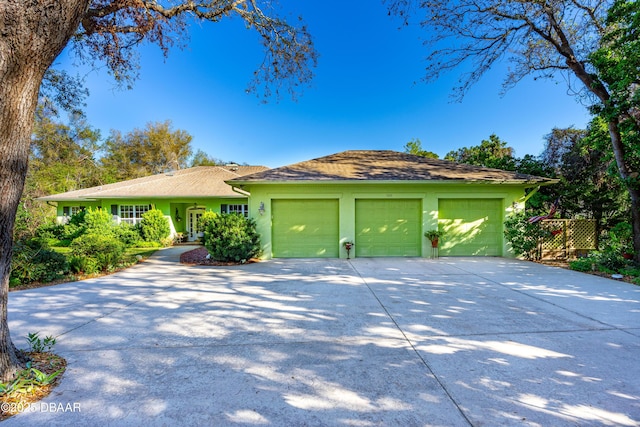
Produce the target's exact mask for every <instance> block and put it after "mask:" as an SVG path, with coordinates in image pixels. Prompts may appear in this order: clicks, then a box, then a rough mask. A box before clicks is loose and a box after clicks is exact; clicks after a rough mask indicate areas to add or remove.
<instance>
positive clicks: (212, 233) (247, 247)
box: [204, 213, 260, 262]
mask: <svg viewBox="0 0 640 427" xmlns="http://www.w3.org/2000/svg"><path fill="white" fill-rule="evenodd" d="M204 245H205V247H206V248H207V250H208V251H209V254H211V257H212V258H213V259H214V260H216V261H222V262H246V261H247V260H249V259H251V258H254V257H256V256H258V255H260V236H259V235H258V232H257V231H256V223H255V221H254V220H253V219H250V218H245V217H244V216H242V215H239V214H235V213H232V214H220V215H217V216H215V217H214V218H212V219H211V221H210V222H209V224H208V225H207V228H206V229H205V231H204Z"/></svg>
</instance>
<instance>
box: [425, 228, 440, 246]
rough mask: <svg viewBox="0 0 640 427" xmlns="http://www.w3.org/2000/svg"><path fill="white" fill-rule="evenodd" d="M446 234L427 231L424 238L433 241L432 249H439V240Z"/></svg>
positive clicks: (438, 231) (437, 231)
mask: <svg viewBox="0 0 640 427" xmlns="http://www.w3.org/2000/svg"><path fill="white" fill-rule="evenodd" d="M443 234H444V232H443V231H440V230H427V231H425V232H424V237H426V238H427V239H429V240H430V241H431V247H432V248H437V247H438V239H439V238H440V237H442V235H443Z"/></svg>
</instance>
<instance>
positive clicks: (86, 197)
mask: <svg viewBox="0 0 640 427" xmlns="http://www.w3.org/2000/svg"><path fill="white" fill-rule="evenodd" d="M554 182H555V181H554V180H552V179H549V178H541V177H537V176H531V175H523V174H518V173H514V172H506V171H502V170H497V169H488V168H482V167H476V166H469V165H462V164H457V163H453V162H449V161H446V160H438V159H429V158H424V157H420V156H414V155H411V154H407V153H400V152H395V151H373V150H368V151H345V152H342V153H337V154H333V155H329V156H326V157H321V158H318V159H313V160H308V161H304V162H300V163H296V164H293V165H289V166H284V167H280V168H276V169H268V168H266V167H263V166H238V165H228V166H200V167H195V168H191V169H183V170H178V171H173V172H170V173H164V174H159V175H153V176H149V177H144V178H139V179H133V180H129V181H124V182H119V183H115V184H109V185H103V186H100V187H93V188H87V189H84V190H77V191H70V192H67V193H62V194H57V195H53V196H47V197H42V198H40V200H43V201H46V202H47V203H53V204H55V205H56V206H57V211H58V218H59V220H60V221H64V220H65V218H67V217H69V216H70V215H72V214H74V213H75V212H77V211H78V210H81V209H84V208H89V207H100V208H101V209H107V210H109V211H110V212H111V213H112V215H113V218H114V220H115V221H118V222H122V221H124V222H129V223H136V222H138V221H139V220H140V218H141V215H142V214H143V213H144V212H146V211H147V210H149V209H152V208H157V209H160V210H161V211H162V212H163V213H164V214H165V216H166V218H167V219H169V222H170V224H171V231H172V234H174V235H175V234H176V233H183V235H184V238H185V240H187V241H195V240H197V239H198V238H199V237H200V236H199V235H198V232H197V224H198V219H199V218H200V215H202V213H203V212H205V210H212V211H214V212H236V213H239V214H243V215H245V216H249V217H251V218H254V219H255V220H256V223H257V227H258V232H259V233H260V236H261V242H262V246H263V248H262V249H263V257H264V258H292V257H304V258H306V257H311V258H317V257H328V258H338V257H341V258H345V257H346V256H347V252H346V250H345V249H344V245H343V244H344V242H347V241H350V242H353V243H354V244H355V245H354V247H353V249H352V251H351V254H350V255H351V256H356V257H386V256H402V257H428V256H430V254H431V244H430V242H429V241H428V240H427V239H426V238H425V237H424V232H425V231H427V230H432V229H440V230H442V231H444V232H445V235H444V237H443V238H441V240H440V249H439V254H440V256H510V252H509V248H508V246H507V244H506V242H505V240H504V236H503V223H504V220H505V218H506V217H507V216H508V215H509V214H511V213H513V212H516V211H519V210H522V209H524V203H525V193H526V190H527V189H535V188H537V187H540V186H542V185H548V184H552V183H554Z"/></svg>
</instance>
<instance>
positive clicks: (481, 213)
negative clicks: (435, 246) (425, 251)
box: [438, 199, 502, 256]
mask: <svg viewBox="0 0 640 427" xmlns="http://www.w3.org/2000/svg"><path fill="white" fill-rule="evenodd" d="M438 226H439V228H441V229H442V230H443V231H444V232H445V236H444V238H443V239H442V241H441V244H440V255H443V256H500V255H502V200H501V199H440V200H439V201H438Z"/></svg>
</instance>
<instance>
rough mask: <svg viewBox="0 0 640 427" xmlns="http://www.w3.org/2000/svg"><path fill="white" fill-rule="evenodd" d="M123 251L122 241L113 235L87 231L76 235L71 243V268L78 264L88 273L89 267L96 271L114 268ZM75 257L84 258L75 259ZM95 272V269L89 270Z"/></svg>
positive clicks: (119, 260)
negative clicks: (78, 235)
mask: <svg viewBox="0 0 640 427" xmlns="http://www.w3.org/2000/svg"><path fill="white" fill-rule="evenodd" d="M124 252H125V247H124V244H123V243H122V242H120V241H119V240H118V239H116V238H115V237H114V236H104V235H101V234H94V233H87V234H83V235H82V236H80V237H78V238H77V239H75V240H74V241H73V243H71V255H72V257H74V259H73V263H72V265H73V268H74V270H75V269H77V268H78V267H79V266H82V267H83V268H82V269H81V270H80V271H83V272H85V273H90V271H88V269H89V270H90V269H91V267H94V265H93V261H91V260H94V261H95V269H96V270H97V271H105V270H110V269H113V268H115V267H116V266H117V265H118V264H119V263H120V262H121V261H122V257H123V255H124ZM75 258H86V259H84V260H77V259H75ZM91 272H95V271H91Z"/></svg>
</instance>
